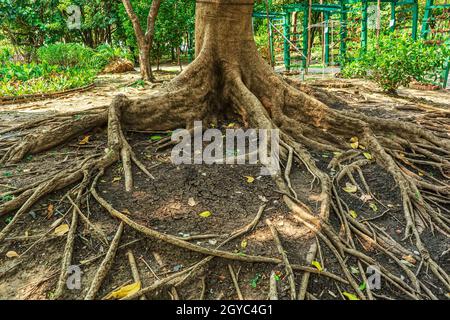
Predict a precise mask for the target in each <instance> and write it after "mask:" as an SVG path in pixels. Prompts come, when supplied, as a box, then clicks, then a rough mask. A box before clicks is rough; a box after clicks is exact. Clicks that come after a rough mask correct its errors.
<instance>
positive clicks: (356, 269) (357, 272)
mask: <svg viewBox="0 0 450 320" xmlns="http://www.w3.org/2000/svg"><path fill="white" fill-rule="evenodd" d="M350 272H351V273H353V274H359V270H358V268H356V267H354V266H350Z"/></svg>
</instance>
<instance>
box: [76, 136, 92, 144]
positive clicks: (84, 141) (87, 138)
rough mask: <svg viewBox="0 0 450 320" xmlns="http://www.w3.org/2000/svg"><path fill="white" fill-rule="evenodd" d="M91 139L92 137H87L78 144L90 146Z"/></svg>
mask: <svg viewBox="0 0 450 320" xmlns="http://www.w3.org/2000/svg"><path fill="white" fill-rule="evenodd" d="M90 138H91V136H85V137H84V138H83V140H81V141H80V142H78V144H80V145H84V144H88V143H89V139H90Z"/></svg>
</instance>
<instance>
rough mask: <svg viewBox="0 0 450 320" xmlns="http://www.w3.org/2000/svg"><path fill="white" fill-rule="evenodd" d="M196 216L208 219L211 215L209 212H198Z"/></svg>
mask: <svg viewBox="0 0 450 320" xmlns="http://www.w3.org/2000/svg"><path fill="white" fill-rule="evenodd" d="M198 215H199V216H200V217H202V218H208V217H209V216H211V215H212V213H211V211H203V212H200V213H199V214H198Z"/></svg>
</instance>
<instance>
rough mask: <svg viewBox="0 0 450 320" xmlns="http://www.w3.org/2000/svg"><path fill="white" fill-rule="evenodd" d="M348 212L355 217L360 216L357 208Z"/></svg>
mask: <svg viewBox="0 0 450 320" xmlns="http://www.w3.org/2000/svg"><path fill="white" fill-rule="evenodd" d="M348 214H349V215H351V216H352V218H353V219H356V218H357V217H358V214H357V213H356V211H355V210H349V212H348Z"/></svg>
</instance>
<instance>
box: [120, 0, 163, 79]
mask: <svg viewBox="0 0 450 320" xmlns="http://www.w3.org/2000/svg"><path fill="white" fill-rule="evenodd" d="M122 2H123V5H124V7H125V10H126V12H127V14H128V16H129V18H130V20H131V23H132V25H133V29H134V33H135V36H136V41H137V45H138V47H139V66H140V70H141V77H142V79H143V80H147V81H152V80H153V74H152V68H151V61H150V50H151V48H152V43H153V37H154V33H155V23H156V17H157V15H158V11H159V7H160V5H161V0H153V1H152V4H151V6H150V10H149V12H148V15H147V28H146V32H145V33H144V31H143V28H142V24H141V22H140V21H139V17H138V15H137V14H136V13H135V11H134V9H133V6H132V4H131V1H130V0H122Z"/></svg>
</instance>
